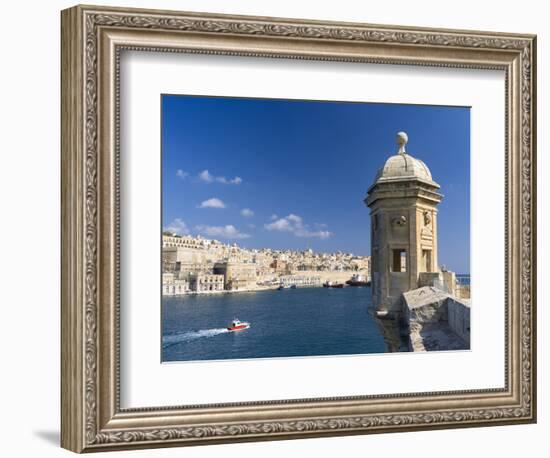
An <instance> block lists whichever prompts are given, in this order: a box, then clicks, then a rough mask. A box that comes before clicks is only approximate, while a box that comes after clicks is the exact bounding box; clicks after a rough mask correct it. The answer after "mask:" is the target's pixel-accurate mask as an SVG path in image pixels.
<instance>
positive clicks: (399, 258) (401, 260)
mask: <svg viewBox="0 0 550 458" xmlns="http://www.w3.org/2000/svg"><path fill="white" fill-rule="evenodd" d="M392 253H393V256H392V269H391V270H392V272H406V271H407V250H405V249H403V248H397V249H394V250H392Z"/></svg>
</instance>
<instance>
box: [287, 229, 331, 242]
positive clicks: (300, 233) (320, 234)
mask: <svg viewBox="0 0 550 458" xmlns="http://www.w3.org/2000/svg"><path fill="white" fill-rule="evenodd" d="M294 235H295V236H296V237H317V238H320V239H321V240H325V239H328V238H329V237H330V236H331V235H332V232H329V231H309V230H307V229H299V230H297V231H295V232H294Z"/></svg>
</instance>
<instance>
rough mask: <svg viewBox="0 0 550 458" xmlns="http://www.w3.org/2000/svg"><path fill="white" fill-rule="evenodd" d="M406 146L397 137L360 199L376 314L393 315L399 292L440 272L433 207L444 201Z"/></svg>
mask: <svg viewBox="0 0 550 458" xmlns="http://www.w3.org/2000/svg"><path fill="white" fill-rule="evenodd" d="M407 141H408V138H407V134H406V133H404V132H399V133H398V134H397V144H398V146H399V150H398V152H397V154H395V155H393V156H391V157H390V158H389V159H388V160H387V161H386V162H385V164H384V166H383V167H381V168H380V170H379V171H378V173H377V175H376V177H375V179H374V183H373V184H372V186H371V187H370V188H369V189H368V191H367V197H366V198H365V203H366V205H367V206H368V207H369V208H370V219H371V279H372V297H373V306H374V308H375V309H376V310H377V311H378V312H380V313H381V314H384V313H388V312H394V311H396V310H397V309H398V308H399V307H400V300H401V295H402V293H404V292H407V291H410V290H413V289H416V288H418V287H419V286H420V284H419V279H420V278H421V277H422V276H423V275H422V274H426V273H427V274H430V273H435V274H436V275H438V273H439V268H438V264H437V205H438V204H439V203H440V202H441V200H442V198H443V196H442V195H441V194H440V193H439V185H438V184H437V183H436V182H435V181H434V180H433V179H432V175H431V173H430V170H429V169H428V167H427V166H426V164H424V162H422V161H421V160H420V159H417V158H415V157H413V156H411V155H410V154H408V153H407V152H406V150H405V145H406V144H407ZM424 276H425V275H424Z"/></svg>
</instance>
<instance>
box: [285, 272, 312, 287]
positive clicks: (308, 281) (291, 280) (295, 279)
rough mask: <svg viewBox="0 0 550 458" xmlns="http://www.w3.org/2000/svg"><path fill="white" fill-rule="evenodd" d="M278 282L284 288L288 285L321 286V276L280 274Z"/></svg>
mask: <svg viewBox="0 0 550 458" xmlns="http://www.w3.org/2000/svg"><path fill="white" fill-rule="evenodd" d="M279 284H280V285H281V286H283V287H285V288H288V287H290V286H299V287H304V286H321V277H320V276H318V275H282V276H281V277H279Z"/></svg>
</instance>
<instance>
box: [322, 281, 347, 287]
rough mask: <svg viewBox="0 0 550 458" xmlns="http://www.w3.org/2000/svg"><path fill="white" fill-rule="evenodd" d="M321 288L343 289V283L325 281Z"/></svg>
mask: <svg viewBox="0 0 550 458" xmlns="http://www.w3.org/2000/svg"><path fill="white" fill-rule="evenodd" d="M323 287H324V288H343V287H344V284H343V283H337V282H334V281H331V280H327V281H326V282H324V283H323Z"/></svg>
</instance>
